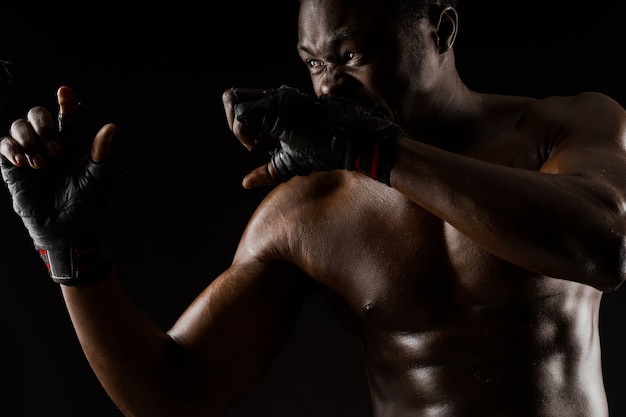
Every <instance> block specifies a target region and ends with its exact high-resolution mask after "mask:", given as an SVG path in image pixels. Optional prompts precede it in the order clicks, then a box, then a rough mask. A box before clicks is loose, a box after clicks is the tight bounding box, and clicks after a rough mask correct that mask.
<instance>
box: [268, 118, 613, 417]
mask: <svg viewBox="0 0 626 417" xmlns="http://www.w3.org/2000/svg"><path fill="white" fill-rule="evenodd" d="M512 116H513V117H511V118H510V119H511V121H512V125H513V124H514V125H515V126H519V124H520V123H519V122H520V120H521V119H520V118H519V117H517V116H516V115H515V113H513V114H512ZM522 122H523V120H522ZM501 132H502V133H501V134H498V135H496V136H495V139H493V140H490V141H489V142H481V141H477V142H476V143H477V144H476V146H472V147H469V148H467V149H466V150H465V151H464V153H466V154H469V155H471V156H472V157H475V158H479V159H484V160H489V161H491V162H494V163H499V164H502V165H509V166H516V167H519V168H524V169H532V170H537V169H538V168H539V167H540V166H541V163H542V160H541V159H542V158H543V157H544V156H542V155H539V154H537V152H536V150H537V149H538V146H537V145H538V144H537V143H529V142H528V140H527V139H524V138H526V137H528V136H527V135H523V134H518V133H517V130H516V128H513V127H512V126H511V127H510V128H506V127H505V128H504V129H502V130H501ZM491 137H494V136H491ZM520 156H521V157H520ZM281 187H282V190H280V189H279V190H276V194H277V195H278V196H279V197H278V198H279V199H281V200H283V199H285V201H286V199H289V201H290V203H289V204H292V205H293V207H297V210H293V213H294V215H296V216H297V218H296V219H294V218H290V219H289V220H290V222H289V224H290V225H293V224H299V227H298V228H297V229H290V230H289V232H286V233H289V238H288V239H287V240H288V241H289V242H290V245H289V248H288V250H289V257H290V260H291V261H292V262H294V263H295V264H296V265H298V266H299V268H300V269H301V270H302V271H304V272H305V273H306V274H307V275H308V276H309V277H310V278H311V279H313V280H315V281H317V282H319V283H320V284H321V285H322V286H323V287H324V288H326V289H327V292H326V296H327V298H328V300H329V302H330V303H331V305H332V306H333V307H334V308H335V310H336V311H337V313H338V315H339V317H340V318H341V320H342V321H343V322H344V323H345V325H346V327H347V328H348V329H349V330H350V331H351V332H352V333H354V334H355V335H356V336H357V337H358V338H359V339H360V340H361V341H362V344H363V347H364V350H365V355H366V358H367V368H368V375H369V382H370V386H371V391H372V398H373V405H374V411H375V415H376V416H377V417H401V416H429V417H430V416H433V417H434V416H440V417H442V416H454V417H463V416H474V415H480V416H481V417H488V416H491V415H493V416H524V417H548V416H550V417H553V416H554V417H556V416H559V417H560V416H564V415H566V416H568V417H575V416H594V417H598V416H606V415H607V411H606V399H605V394H604V389H603V385H602V375H601V368H600V352H599V349H600V347H599V339H598V334H597V331H596V330H595V329H596V328H597V320H598V309H599V304H600V298H601V293H600V292H599V291H597V290H595V289H593V288H591V287H588V286H585V285H582V284H577V283H573V282H567V281H562V280H558V279H554V278H550V277H545V276H539V275H537V274H535V273H532V272H529V271H527V270H524V269H522V268H519V267H517V266H515V265H513V264H510V263H508V262H505V261H503V260H501V259H499V258H496V257H495V256H493V255H491V254H489V253H488V252H486V251H485V250H483V249H481V248H480V247H478V246H477V245H476V244H474V243H473V242H472V241H470V240H469V239H468V238H467V237H465V236H464V235H462V234H461V233H459V232H458V231H457V230H455V229H454V228H453V227H452V226H451V225H449V224H447V223H445V222H444V221H442V220H441V219H439V218H438V217H436V216H434V215H433V214H431V213H429V212H428V211H426V210H424V209H423V208H422V207H420V206H418V205H417V204H415V203H413V202H411V201H409V200H408V199H406V198H405V197H404V196H403V195H402V194H400V193H399V192H397V191H395V190H394V189H393V188H390V187H387V186H386V185H383V184H380V183H378V182H376V181H373V180H371V179H369V178H366V177H364V176H361V175H359V174H355V173H351V172H345V171H338V172H328V173H316V174H312V175H311V176H310V177H307V178H294V179H293V180H292V181H290V182H289V183H287V184H284V185H283V186H281ZM281 204H282V203H281ZM296 213H297V214H296ZM363 224H367V225H368V227H363ZM479 410H480V411H479Z"/></svg>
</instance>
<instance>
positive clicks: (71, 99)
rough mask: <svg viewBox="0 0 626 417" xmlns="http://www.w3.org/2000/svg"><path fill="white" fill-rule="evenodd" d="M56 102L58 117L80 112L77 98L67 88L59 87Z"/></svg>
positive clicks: (72, 91)
mask: <svg viewBox="0 0 626 417" xmlns="http://www.w3.org/2000/svg"><path fill="white" fill-rule="evenodd" d="M57 101H58V102H59V116H60V117H68V116H73V115H75V114H77V113H78V111H79V110H80V101H79V100H78V96H77V95H76V93H75V92H74V90H72V89H71V88H69V87H68V86H65V85H64V86H61V87H59V89H58V90H57Z"/></svg>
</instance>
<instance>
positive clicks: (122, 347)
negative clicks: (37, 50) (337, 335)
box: [0, 87, 305, 417]
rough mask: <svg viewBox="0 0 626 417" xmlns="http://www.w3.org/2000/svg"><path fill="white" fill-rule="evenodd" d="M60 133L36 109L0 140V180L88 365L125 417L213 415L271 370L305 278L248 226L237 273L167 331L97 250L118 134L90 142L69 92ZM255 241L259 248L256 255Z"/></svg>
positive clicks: (62, 98)
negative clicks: (58, 291) (126, 289)
mask: <svg viewBox="0 0 626 417" xmlns="http://www.w3.org/2000/svg"><path fill="white" fill-rule="evenodd" d="M58 99H59V105H60V110H59V113H60V126H61V129H60V130H61V131H60V132H59V131H58V130H57V127H56V126H55V118H54V117H52V115H51V114H50V113H49V112H48V111H47V110H46V109H43V108H41V107H37V108H34V109H32V110H31V111H30V112H29V113H28V116H27V118H25V119H20V120H18V121H16V122H15V123H14V124H13V125H12V128H11V136H8V137H5V138H3V139H2V142H1V143H0V152H1V154H2V156H1V168H2V175H3V178H4V180H5V183H6V184H7V187H8V189H9V191H10V192H11V196H12V199H13V206H14V209H15V211H16V212H17V214H18V215H20V217H21V218H22V220H23V222H24V224H25V226H26V229H27V230H28V232H29V233H30V236H31V238H32V239H33V243H34V245H35V247H36V248H37V249H38V250H39V252H40V254H41V256H42V259H43V261H44V262H45V263H46V266H47V267H48V269H49V272H50V276H51V278H52V279H53V280H54V281H55V282H57V283H59V284H61V288H62V294H63V297H64V300H65V303H66V305H67V309H68V311H69V314H70V317H71V320H72V323H73V325H74V328H75V330H76V333H77V335H78V338H79V340H80V343H81V346H82V348H83V350H84V352H85V354H86V357H87V359H88V361H89V363H90V365H91V366H92V368H93V370H94V371H95V373H96V375H97V377H98V378H99V380H100V381H101V383H102V385H103V387H104V388H105V389H106V391H107V393H108V394H109V395H110V397H111V398H112V400H113V401H114V402H115V404H116V405H117V406H118V407H119V408H120V409H121V410H122V411H123V412H124V413H125V415H128V416H134V417H135V416H147V417H158V416H168V417H172V416H199V415H202V416H217V415H219V414H220V413H221V412H222V411H223V410H224V409H225V408H227V407H228V406H229V405H230V404H232V402H233V401H235V400H236V399H237V398H238V397H239V396H240V395H241V394H242V393H243V392H244V391H245V390H246V389H247V388H248V387H249V386H250V385H251V384H252V383H253V382H254V381H255V380H256V379H257V378H258V377H259V376H260V375H261V374H262V372H263V371H264V370H265V368H266V367H267V366H268V364H269V363H270V362H271V360H272V359H273V358H274V356H275V355H276V354H277V352H278V351H279V350H280V348H281V346H282V345H283V343H284V341H285V339H286V338H287V336H288V334H289V331H290V329H291V328H292V325H293V323H294V322H295V320H296V318H297V313H298V309H299V307H300V305H301V302H302V299H303V296H304V290H303V285H304V282H305V281H304V280H302V279H298V277H297V274H295V271H294V270H292V269H291V268H292V267H291V266H290V264H289V263H286V262H283V261H282V260H280V259H277V257H276V252H275V251H271V252H268V251H267V250H268V249H272V248H271V247H269V248H268V247H267V246H259V245H258V242H259V239H256V237H257V236H255V235H254V233H256V232H258V233H262V234H263V236H264V240H263V241H264V242H268V243H269V242H270V241H271V239H268V237H269V236H273V235H272V233H273V232H272V230H274V229H273V228H272V227H271V225H269V222H267V221H265V220H263V221H259V222H255V221H254V220H253V221H252V222H251V225H254V224H257V223H258V224H260V225H261V226H262V228H261V229H259V228H258V227H252V226H250V227H249V229H248V230H249V231H248V232H247V233H246V235H245V236H246V237H245V238H244V239H242V241H241V243H240V248H239V250H238V252H237V253H236V255H235V257H234V261H233V263H232V266H231V267H230V268H228V269H227V270H226V271H225V272H224V273H223V274H221V275H220V276H219V277H218V278H217V279H215V280H214V281H213V282H212V283H211V284H210V285H209V287H208V288H207V289H206V290H205V291H204V292H203V293H202V294H201V295H199V296H198V298H197V299H196V300H195V301H194V302H193V304H192V305H191V306H190V307H189V309H188V310H187V311H186V312H185V313H184V314H183V315H182V317H181V318H180V320H179V321H178V322H177V323H176V324H175V325H174V326H173V328H172V329H171V330H170V331H169V332H167V331H164V330H163V329H160V328H159V327H157V326H155V325H154V324H153V322H151V320H150V319H149V318H147V317H146V316H145V315H144V314H143V313H142V312H141V311H139V310H138V309H137V308H136V307H135V306H134V305H133V304H132V303H131V301H130V300H129V298H128V297H127V296H126V294H125V293H124V291H123V290H122V287H121V285H120V283H119V282H118V279H117V277H116V273H115V268H114V267H111V265H110V263H109V262H108V261H107V260H106V258H105V257H104V256H102V255H101V254H100V252H99V251H98V247H99V245H98V244H97V243H98V241H99V238H100V233H99V231H100V230H99V229H100V226H99V225H100V220H101V217H102V215H103V207H104V205H105V204H106V199H107V196H108V192H109V190H110V185H111V183H110V181H111V175H108V174H107V172H108V171H109V169H110V162H111V153H110V144H111V140H112V138H113V134H114V132H115V126H114V125H112V124H108V125H105V126H104V127H102V128H101V129H100V130H99V131H97V133H95V140H92V139H91V138H93V137H94V136H87V135H90V133H88V132H89V129H86V130H83V129H82V127H84V126H83V119H81V118H80V117H82V116H84V113H81V110H80V109H81V106H80V103H79V102H78V98H77V97H76V95H75V94H74V92H73V91H72V90H71V89H69V88H67V87H62V88H61V89H59V91H58ZM250 242H253V243H254V244H255V246H254V248H252V246H250Z"/></svg>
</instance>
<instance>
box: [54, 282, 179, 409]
mask: <svg viewBox="0 0 626 417" xmlns="http://www.w3.org/2000/svg"><path fill="white" fill-rule="evenodd" d="M61 288H62V292H63V296H64V299H65V303H66V305H67V309H68V311H69V314H70V317H71V320H72V323H73V325H74V328H75V330H76V333H77V336H78V339H79V341H80V343H81V345H82V348H83V350H84V352H85V355H86V357H87V359H88V361H89V363H90V365H91V367H92V368H93V370H94V372H95V373H96V375H97V377H98V379H99V380H100V382H101V383H102V385H103V387H104V388H105V390H106V391H107V393H108V394H109V396H110V397H111V399H112V400H113V401H114V402H115V404H116V405H117V406H118V407H120V409H121V410H122V411H123V412H124V413H125V415H128V416H151V417H153V416H161V415H163V416H165V415H168V416H169V415H170V410H171V408H172V402H173V400H172V398H173V393H172V387H173V386H174V384H173V381H175V380H176V378H175V376H176V375H175V372H176V371H175V370H174V367H173V365H172V348H173V345H172V341H171V340H170V338H169V337H168V336H167V334H166V333H165V332H163V331H161V330H160V329H158V328H157V327H156V326H155V325H154V324H153V323H152V322H151V321H149V320H148V319H147V318H146V317H145V316H144V315H143V314H142V313H141V312H140V311H138V310H137V309H136V308H135V307H134V306H133V305H132V304H131V303H130V301H129V300H128V299H127V297H126V295H125V294H124V292H123V291H122V289H121V288H120V285H119V282H118V281H117V279H116V277H115V276H114V274H112V276H111V277H109V278H108V279H106V280H104V281H102V282H100V283H98V284H95V285H92V286H86V287H71V286H64V285H62V286H61Z"/></svg>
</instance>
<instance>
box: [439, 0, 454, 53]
mask: <svg viewBox="0 0 626 417" xmlns="http://www.w3.org/2000/svg"><path fill="white" fill-rule="evenodd" d="M458 31H459V16H458V14H457V12H456V10H455V9H454V7H446V8H444V9H442V10H441V13H439V21H438V23H437V30H436V34H437V46H438V47H439V53H444V52H446V51H448V50H450V49H451V48H452V45H454V41H455V40H456V35H457V33H458Z"/></svg>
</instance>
